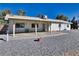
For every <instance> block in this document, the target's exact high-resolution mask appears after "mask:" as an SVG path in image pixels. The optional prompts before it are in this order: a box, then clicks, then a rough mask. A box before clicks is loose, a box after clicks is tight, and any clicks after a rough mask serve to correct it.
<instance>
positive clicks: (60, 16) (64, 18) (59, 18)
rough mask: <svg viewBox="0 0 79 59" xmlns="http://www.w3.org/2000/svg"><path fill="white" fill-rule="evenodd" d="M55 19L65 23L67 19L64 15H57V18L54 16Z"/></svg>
mask: <svg viewBox="0 0 79 59" xmlns="http://www.w3.org/2000/svg"><path fill="white" fill-rule="evenodd" d="M56 19H58V20H64V21H67V19H68V17H67V16H65V15H63V14H61V15H57V16H56Z"/></svg>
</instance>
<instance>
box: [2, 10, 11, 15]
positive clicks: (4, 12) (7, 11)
mask: <svg viewBox="0 0 79 59" xmlns="http://www.w3.org/2000/svg"><path fill="white" fill-rule="evenodd" d="M6 14H11V11H10V10H9V9H5V10H3V11H2V16H6Z"/></svg>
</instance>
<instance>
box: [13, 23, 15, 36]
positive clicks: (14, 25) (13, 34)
mask: <svg viewBox="0 0 79 59" xmlns="http://www.w3.org/2000/svg"><path fill="white" fill-rule="evenodd" d="M14 36H15V24H13V37H14Z"/></svg>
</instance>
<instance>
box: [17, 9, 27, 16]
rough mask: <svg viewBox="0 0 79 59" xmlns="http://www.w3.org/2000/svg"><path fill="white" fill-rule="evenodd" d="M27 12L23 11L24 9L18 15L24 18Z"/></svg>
mask: <svg viewBox="0 0 79 59" xmlns="http://www.w3.org/2000/svg"><path fill="white" fill-rule="evenodd" d="M25 13H26V12H25V11H24V10H22V9H19V10H18V15H20V16H24V15H25Z"/></svg>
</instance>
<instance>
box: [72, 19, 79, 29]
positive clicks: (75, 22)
mask: <svg viewBox="0 0 79 59" xmlns="http://www.w3.org/2000/svg"><path fill="white" fill-rule="evenodd" d="M75 19H76V17H73V19H72V20H71V22H72V24H71V29H78V22H77V20H75Z"/></svg>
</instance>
